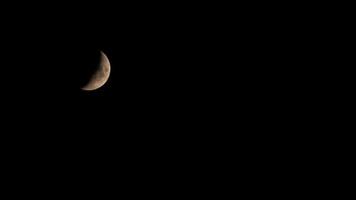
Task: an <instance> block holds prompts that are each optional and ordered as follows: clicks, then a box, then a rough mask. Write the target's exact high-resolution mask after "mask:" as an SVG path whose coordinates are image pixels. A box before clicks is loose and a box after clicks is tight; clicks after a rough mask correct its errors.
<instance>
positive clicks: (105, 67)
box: [82, 52, 110, 91]
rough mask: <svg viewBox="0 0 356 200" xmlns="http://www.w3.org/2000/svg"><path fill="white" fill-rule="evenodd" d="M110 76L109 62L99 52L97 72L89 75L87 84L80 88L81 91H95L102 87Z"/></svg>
mask: <svg viewBox="0 0 356 200" xmlns="http://www.w3.org/2000/svg"><path fill="white" fill-rule="evenodd" d="M109 76H110V62H109V59H108V58H107V57H106V55H105V54H104V53H103V52H100V62H99V65H98V68H97V70H95V72H94V73H93V74H92V75H91V77H90V79H89V81H88V83H86V84H85V85H84V87H82V90H87V91H91V90H96V89H98V88H100V87H101V86H103V85H104V84H105V83H106V81H107V80H108V79H109Z"/></svg>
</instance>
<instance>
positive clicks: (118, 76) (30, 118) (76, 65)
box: [1, 4, 223, 149]
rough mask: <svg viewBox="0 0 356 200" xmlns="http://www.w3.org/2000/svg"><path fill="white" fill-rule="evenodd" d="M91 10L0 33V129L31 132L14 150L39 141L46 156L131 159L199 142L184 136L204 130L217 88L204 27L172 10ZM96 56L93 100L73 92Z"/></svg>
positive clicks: (34, 18) (53, 12) (32, 20)
mask: <svg viewBox="0 0 356 200" xmlns="http://www.w3.org/2000/svg"><path fill="white" fill-rule="evenodd" d="M91 6H93V5H91ZM94 6H97V7H95V8H93V7H90V6H89V7H90V8H88V9H87V8H86V6H85V5H83V7H81V8H80V9H79V10H80V12H79V11H78V9H77V8H75V7H73V8H65V9H55V8H53V9H48V10H47V9H44V10H41V11H40V12H39V14H37V15H32V14H31V13H29V14H28V15H26V16H23V17H21V18H19V19H17V18H13V19H12V20H13V21H12V22H11V23H10V21H7V23H5V25H4V30H6V31H5V36H4V37H3V40H7V41H9V42H7V43H4V45H3V46H2V52H1V53H2V56H1V57H2V62H3V64H2V65H3V66H7V67H4V68H3V70H4V72H3V77H2V80H1V81H2V82H3V84H2V85H3V86H4V87H3V88H2V94H3V95H2V98H3V100H4V101H5V102H6V103H4V105H8V108H9V109H8V110H7V109H6V111H4V112H6V113H9V117H8V118H7V119H6V121H12V122H13V121H16V122H18V123H19V124H23V126H22V125H21V126H20V125H19V126H16V127H14V129H16V130H17V129H19V130H20V129H21V128H20V127H28V131H31V132H32V131H35V133H34V134H33V135H28V134H24V133H23V132H22V133H21V134H20V135H21V136H20V138H22V139H23V140H24V141H26V140H27V139H31V140H32V139H34V140H38V141H46V140H47V139H48V141H50V142H43V144H47V145H49V146H50V145H52V144H53V143H56V142H57V143H61V142H64V143H67V142H68V143H70V144H72V145H73V146H77V147H78V146H80V145H77V144H83V145H84V144H87V145H94V146H106V147H112V148H114V147H115V145H114V146H113V145H105V144H109V143H115V142H118V143H120V144H122V145H126V146H129V144H135V145H134V146H135V148H136V149H141V148H145V147H148V146H154V145H153V144H160V145H167V146H169V145H172V144H174V143H175V144H178V143H180V142H181V141H186V142H187V143H191V142H193V141H196V140H197V139H200V138H201V134H203V133H201V132H196V133H195V134H193V135H190V134H188V132H190V131H199V130H200V129H201V128H203V127H204V126H205V124H206V123H208V120H211V119H210V117H209V116H210V114H211V113H212V112H215V110H214V109H217V107H216V106H211V105H212V102H214V101H215V100H217V101H220V100H219V98H220V97H217V96H216V94H214V92H212V91H217V88H216V85H215V84H216V83H218V82H219V81H221V80H222V79H220V77H218V76H219V75H218V74H216V76H215V75H214V76H212V75H213V74H214V73H215V71H217V66H216V65H215V64H216V62H217V57H218V55H217V54H216V55H214V56H215V57H214V56H213V57H211V55H212V54H211V50H212V49H214V45H216V44H214V42H215V41H214V40H211V39H210V37H211V36H212V34H211V31H213V30H211V29H209V26H207V25H209V24H210V23H211V21H210V20H204V19H202V18H201V16H200V14H199V13H197V12H195V10H194V9H193V8H192V9H191V10H186V11H184V12H183V13H182V11H181V10H180V8H178V7H175V6H172V5H171V6H168V8H169V9H161V8H160V7H156V6H154V5H144V4H140V5H123V6H122V7H120V6H119V7H116V6H113V7H112V8H111V9H110V8H109V7H110V6H108V5H106V6H103V5H97V4H96V5H94ZM101 6H103V7H101ZM147 6H149V7H147ZM44 16H45V17H44ZM11 24H16V28H11ZM100 51H103V52H104V53H105V54H106V55H107V56H108V58H109V60H110V62H111V66H112V68H111V75H110V78H109V80H108V82H107V83H106V84H105V85H104V86H103V87H102V88H100V89H99V90H97V91H93V92H86V91H82V90H80V87H81V86H82V84H83V83H84V82H86V81H87V78H88V74H90V71H91V70H92V69H94V68H95V66H96V64H97V61H98V55H99V52H100ZM215 51H216V49H214V52H215ZM219 62H220V63H221V61H219ZM214 87H215V88H214ZM222 90H223V89H222ZM48 132H51V134H48ZM167 133H170V134H167ZM9 136H11V135H9ZM35 138H36V139H35ZM165 138H166V139H165ZM59 141H61V142H59ZM81 141H88V143H86V142H81ZM95 141H97V142H98V143H97V144H96V143H95ZM148 141H149V142H148ZM140 146H141V147H140Z"/></svg>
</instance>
